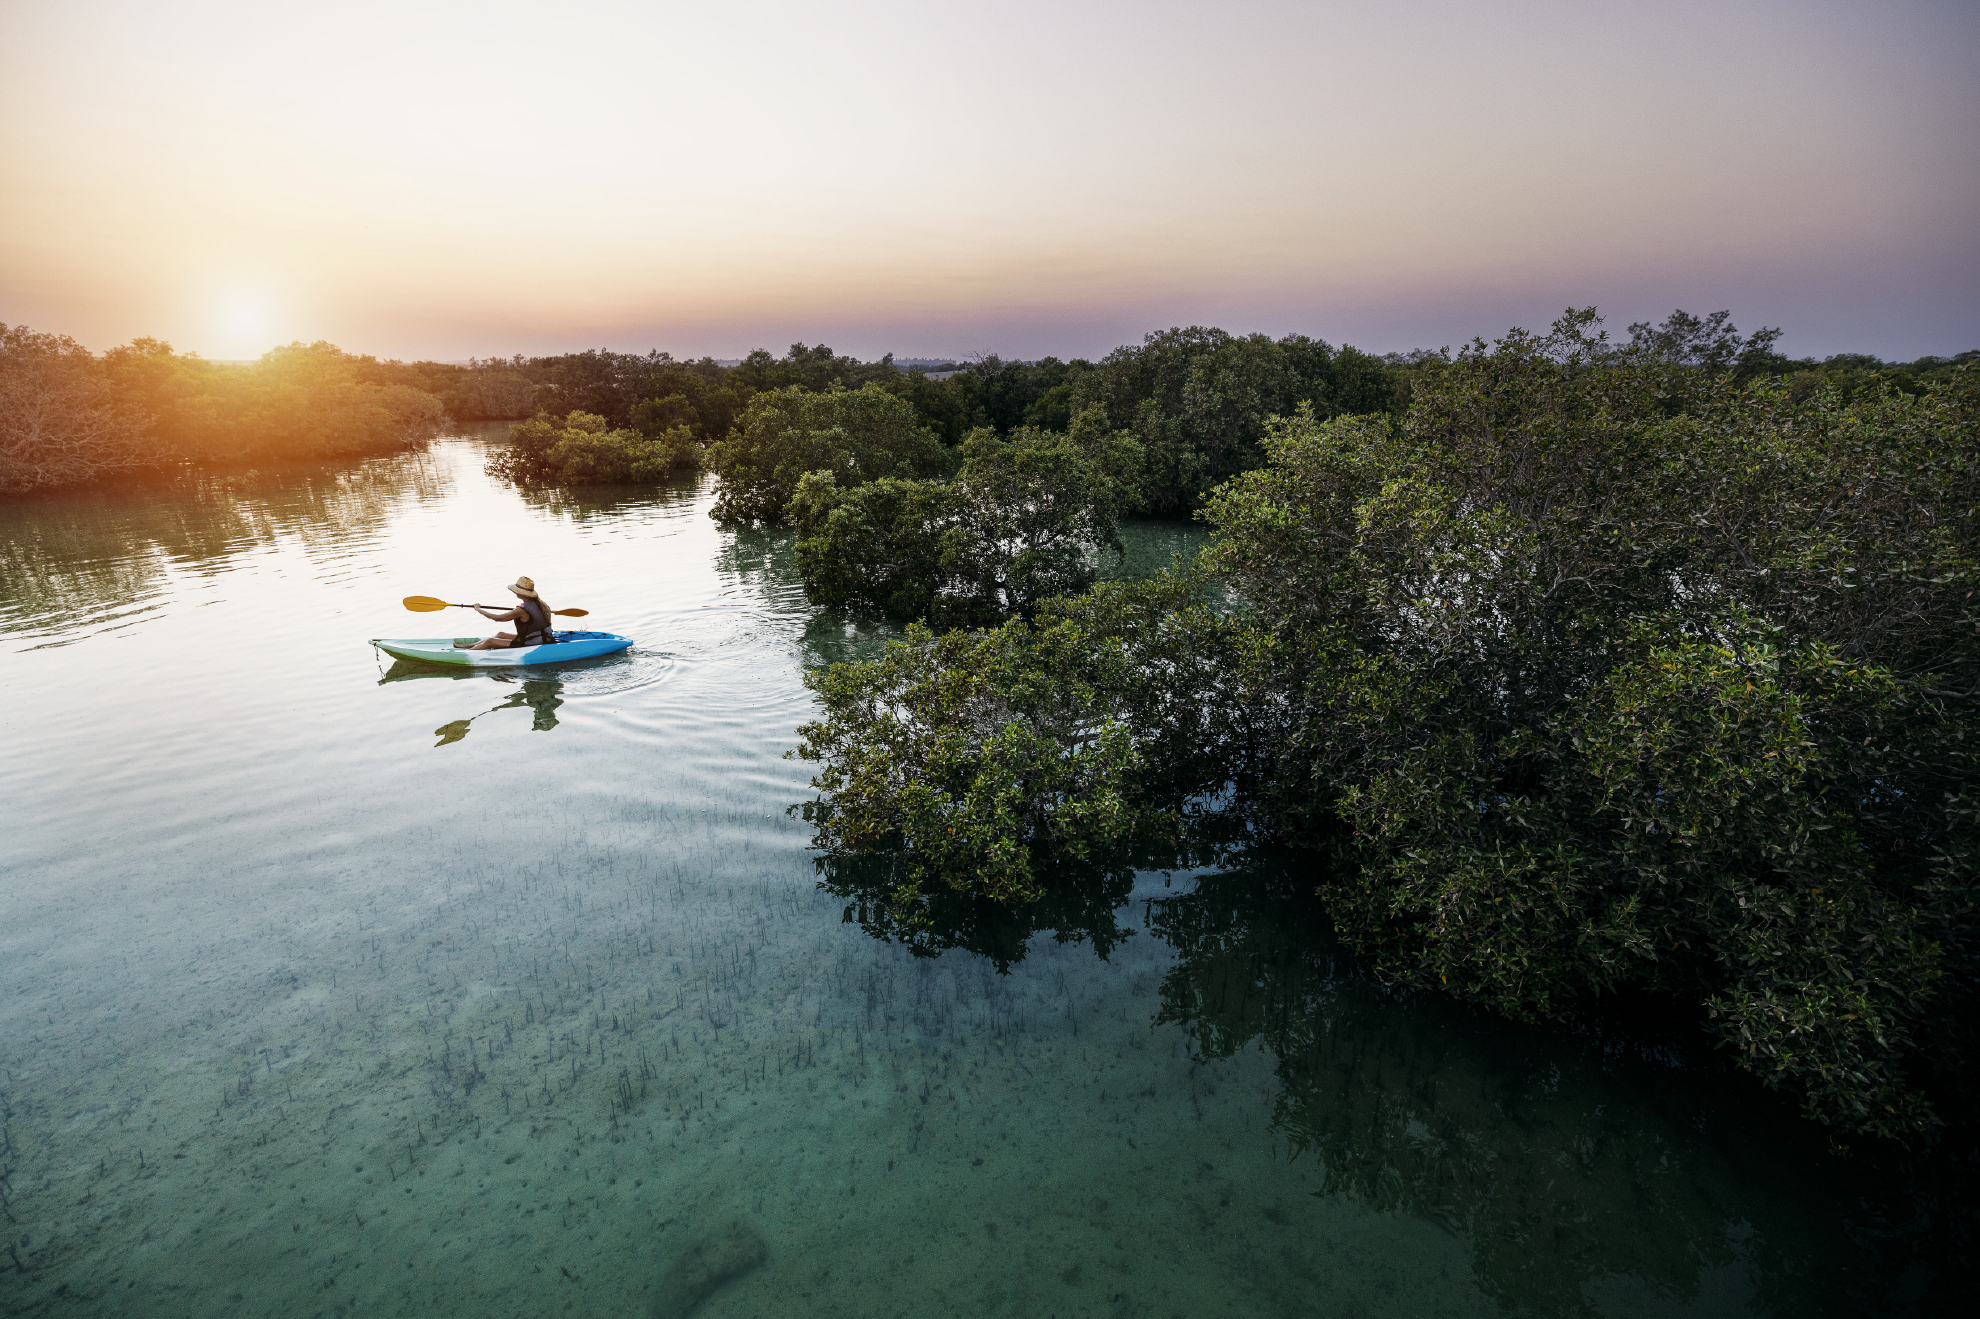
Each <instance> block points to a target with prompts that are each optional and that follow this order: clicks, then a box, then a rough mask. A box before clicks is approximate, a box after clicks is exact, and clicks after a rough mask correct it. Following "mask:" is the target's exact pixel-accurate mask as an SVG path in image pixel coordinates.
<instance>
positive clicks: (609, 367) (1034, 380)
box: [0, 313, 1976, 514]
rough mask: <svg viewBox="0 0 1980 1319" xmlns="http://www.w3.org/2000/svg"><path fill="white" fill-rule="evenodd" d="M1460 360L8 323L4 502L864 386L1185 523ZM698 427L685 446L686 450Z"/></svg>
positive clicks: (1202, 342) (718, 431) (1291, 345)
mask: <svg viewBox="0 0 1980 1319" xmlns="http://www.w3.org/2000/svg"><path fill="white" fill-rule="evenodd" d="M1632 328H1633V329H1634V330H1637V331H1640V332H1645V333H1652V331H1651V330H1650V328H1649V327H1647V326H1638V327H1632ZM1654 333H1658V334H1664V335H1666V336H1667V337H1668V336H1671V335H1673V334H1675V335H1676V336H1677V339H1679V340H1682V341H1683V342H1681V343H1680V342H1677V341H1676V340H1673V342H1672V343H1671V344H1670V345H1669V346H1670V348H1671V349H1672V351H1673V352H1675V353H1678V354H1680V355H1683V354H1689V359H1688V360H1692V361H1694V362H1695V363H1696V364H1698V365H1703V366H1709V367H1713V368H1715V369H1718V368H1724V369H1730V370H1733V371H1735V372H1736V373H1737V374H1739V375H1740V376H1742V377H1745V376H1754V375H1768V376H1780V377H1785V378H1786V379H1787V380H1788V382H1789V384H1790V387H1791V389H1793V390H1795V391H1796V392H1797V394H1798V395H1805V394H1807V393H1810V392H1813V391H1814V390H1815V389H1817V388H1818V387H1819V386H1821V385H1822V384H1824V383H1828V384H1841V385H1843V386H1844V387H1845V388H1848V389H1869V388H1876V389H1883V388H1896V389H1898V390H1901V391H1903V392H1906V393H1909V394H1914V395H1917V394H1923V393H1924V392H1926V391H1928V390H1930V389H1931V388H1933V387H1934V385H1935V383H1938V382H1941V381H1943V380H1944V379H1945V378H1946V376H1947V375H1948V373H1949V372H1950V371H1951V369H1952V367H1953V366H1954V364H1956V363H1957V362H1960V361H1964V360H1967V359H1969V358H1972V357H1974V356H1975V355H1976V354H1974V353H1962V354H1960V355H1959V356H1958V357H1956V358H1937V357H1926V358H1921V359H1919V360H1918V361H1916V362H1908V363H1893V362H1884V361H1881V360H1880V359H1878V358H1875V357H1871V356H1867V355H1864V354H1844V355H1840V356H1836V357H1831V358H1828V359H1826V360H1824V361H1816V360H1814V359H1791V358H1787V357H1784V356H1781V355H1779V354H1777V353H1775V352H1773V351H1772V348H1773V343H1774V337H1775V335H1776V333H1777V332H1773V331H1761V332H1760V333H1758V334H1755V335H1753V336H1750V337H1749V338H1746V339H1741V338H1740V337H1739V336H1738V335H1736V334H1732V333H1731V331H1730V327H1728V326H1727V325H1726V324H1725V323H1724V315H1723V313H1721V314H1719V315H1718V316H1716V317H1707V318H1702V319H1701V318H1678V319H1674V320H1672V321H1666V322H1665V324H1664V325H1663V326H1662V327H1659V328H1658V329H1657V330H1656V331H1654ZM1729 353H1730V354H1731V356H1730V357H1728V354H1729ZM1445 358H1446V354H1444V353H1442V352H1415V353H1401V354H1398V353H1391V354H1388V355H1386V356H1381V357H1377V356H1374V355H1371V354H1368V353H1363V352H1359V351H1357V350H1356V349H1353V348H1349V347H1342V348H1338V349H1337V348H1334V347H1333V346H1331V345H1329V344H1327V343H1326V342H1324V341H1322V340H1318V339H1310V338H1307V337H1306V336H1304V335H1288V336H1286V337H1284V338H1280V339H1273V338H1271V337H1270V336H1267V335H1263V334H1251V335H1234V334H1229V333H1226V332H1225V331H1223V330H1217V329H1202V328H1197V327H1191V328H1188V329H1170V330H1163V331H1159V332H1156V333H1152V334H1150V335H1148V336H1147V337H1146V338H1145V339H1144V340H1143V342H1142V343H1140V344H1138V345H1132V346H1127V347H1122V348H1119V349H1116V350H1115V351H1114V352H1112V353H1110V354H1108V355H1107V356H1106V357H1104V358H1102V359H1100V360H1099V361H1098V362H1090V361H1086V360H1084V359H1075V360H1072V361H1061V360H1059V359H1058V358H1055V357H1047V358H1044V359H1042V360H1039V361H1034V362H1025V361H1005V360H1003V359H1001V358H999V357H996V356H989V357H983V358H979V359H977V360H975V361H972V362H969V363H967V364H964V365H961V366H960V367H954V368H953V369H943V368H941V367H938V368H936V369H934V370H932V371H931V370H929V369H925V368H923V367H922V366H919V365H917V366H915V367H912V368H909V369H905V370H904V369H902V368H901V367H899V366H898V365H897V364H896V363H895V362H894V360H893V357H892V356H891V355H888V356H886V357H882V358H880V359H879V360H878V361H871V362H862V361H860V360H859V359H858V358H856V357H849V356H843V355H840V354H838V353H835V352H833V351H832V349H831V348H829V347H827V346H825V345H823V344H819V345H806V344H802V343H799V344H793V345H792V346H791V348H790V350H789V351H788V352H787V353H786V354H785V355H784V356H783V357H781V358H780V357H775V356H773V355H772V354H770V353H769V352H767V351H765V350H762V349H759V350H757V351H756V352H753V353H751V354H750V355H749V356H748V357H746V358H744V359H743V360H742V361H741V362H738V363H735V364H733V365H724V364H722V363H719V362H717V361H715V360H714V359H713V358H710V357H703V358H701V359H699V360H696V361H686V360H679V359H676V358H675V357H674V356H673V355H672V354H670V353H665V352H657V351H656V352H650V353H646V354H636V353H619V352H613V351H610V350H608V349H588V350H586V351H584V352H578V353H565V354H559V355H555V356H547V357H524V356H521V355H517V356H514V357H510V358H507V359H501V358H494V359H489V360H486V361H482V360H470V361H469V362H468V363H467V364H465V365H462V364H458V363H442V362H411V363H407V362H395V361H380V360H379V359H377V358H375V357H370V356H361V355H357V354H352V353H346V352H344V351H342V350H341V349H339V348H337V347H336V346H335V345H332V344H328V343H322V342H318V343H314V344H302V343H294V344H290V345H287V346H286V347H282V348H277V349H275V350H273V351H272V352H270V353H268V354H266V355H264V356H263V357H262V359H261V360H260V361H258V362H253V363H224V362H210V361H207V360H205V359H203V358H201V357H199V356H197V355H196V354H185V353H177V352H174V351H173V349H172V347H171V345H169V344H166V343H163V342H161V341H159V340H156V339H138V340H134V341H133V342H131V343H130V344H127V345H125V346H123V347H120V348H113V349H111V350H110V351H109V352H106V353H103V354H100V355H98V354H92V353H90V352H89V351H88V350H87V349H85V348H83V347H82V346H81V345H79V344H77V343H75V342H74V341H73V340H71V339H68V338H67V337H65V336H60V335H54V334H46V333H37V332H34V331H32V330H29V329H28V328H26V327H23V326H15V327H12V328H9V327H6V326H4V325H0V491H6V490H26V489H32V488H35V487H39V486H51V485H66V484H74V483H77V482H83V481H89V480H94V479H97V478H100V477H104V476H108V475H111V474H113V473H117V472H120V471H130V470H133V469H143V468H163V467H172V466H177V465H181V464H186V463H195V464H216V463H242V462H260V461H276V460H284V459H312V458H328V457H340V456H349V455H355V454H365V453H379V452H388V451H390V450H392V449H395V448H399V447H403V446H405V445H408V444H416V443H419V442H420V441H422V440H424V439H427V438H429V437H431V436H432V435H435V434H437V433H439V432H440V431H441V430H442V429H443V428H444V427H445V425H446V423H447V421H448V420H449V419H451V420H454V421H481V420H503V419H506V420H520V419H523V418H530V417H541V418H543V419H544V420H545V422H546V423H549V424H551V425H552V428H553V429H554V430H556V431H558V432H559V433H561V432H562V431H563V430H565V429H567V428H566V427H565V426H564V425H563V423H564V420H565V419H566V418H568V417H569V416H570V415H571V414H573V413H583V414H586V415H587V416H588V417H595V418H600V419H602V421H603V425H604V431H603V432H602V433H604V434H608V435H620V436H622V437H623V436H631V435H637V436H640V437H643V438H645V439H647V440H654V439H657V438H658V437H659V436H660V435H662V434H667V435H669V436H670V437H671V438H670V439H669V440H668V451H669V452H670V453H671V454H673V455H674V456H673V458H672V459H671V460H670V461H671V462H672V464H673V465H675V466H679V465H682V464H684V463H690V462H693V461H695V459H696V458H697V456H698V451H699V450H705V449H707V448H708V447H709V446H711V445H714V444H716V443H718V442H720V441H722V440H724V439H726V438H728V437H729V436H731V435H732V434H734V433H737V432H738V431H739V429H743V428H746V423H747V419H746V417H745V413H746V411H747V409H748V408H749V407H750V404H751V402H752V400H754V399H756V398H758V397H759V396H762V395H767V394H773V393H780V392H783V391H788V390H791V389H798V390H801V391H805V392H809V393H824V392H827V391H830V390H832V389H846V390H859V389H863V388H868V387H871V388H874V389H877V390H880V391H883V392H885V393H887V394H890V395H892V396H893V397H894V398H896V399H898V400H900V401H901V402H903V403H905V404H906V405H908V407H910V408H912V410H913V412H914V414H915V416H916V418H917V419H918V422H919V425H920V426H921V427H922V428H924V429H925V430H926V431H927V432H928V433H929V434H930V435H931V436H933V437H934V439H935V440H936V441H937V442H939V443H940V444H941V445H942V446H943V448H944V449H945V450H946V451H949V452H951V453H952V454H953V453H954V452H955V451H956V450H957V449H958V447H959V446H960V445H961V444H962V442H963V440H964V439H965V437H966V436H968V435H969V434H970V433H971V432H972V431H976V430H979V429H987V430H989V431H992V432H994V433H995V434H997V435H998V436H1002V437H1009V436H1011V435H1013V434H1015V433H1016V432H1018V431H1019V430H1020V429H1025V428H1029V429H1030V430H1032V431H1036V432H1052V433H1064V432H1065V431H1067V429H1068V428H1069V427H1070V426H1071V424H1072V420H1073V418H1074V417H1075V416H1078V415H1080V414H1081V413H1084V412H1087V411H1088V410H1090V409H1092V408H1095V407H1098V408H1100V409H1102V410H1103V412H1104V414H1105V416H1106V418H1107V419H1108V420H1109V422H1110V424H1111V425H1113V426H1115V427H1117V428H1120V429H1122V430H1124V431H1126V432H1127V433H1128V434H1130V435H1131V436H1132V437H1133V439H1134V440H1135V442H1136V443H1137V444H1139V445H1140V446H1141V448H1142V463H1143V467H1142V473H1141V480H1140V483H1139V487H1138V494H1137V495H1136V497H1135V500H1134V507H1136V508H1138V509H1140V510H1141V511H1143V512H1149V513H1162V514H1181V513H1186V512H1188V511H1190V510H1192V509H1194V508H1196V507H1199V506H1200V505H1201V504H1202V502H1203V499H1204V497H1205V495H1206V494H1207V492H1208V491H1209V490H1210V489H1212V488H1213V487H1215V486H1216V485H1217V484H1219V483H1220V482H1222V481H1224V480H1225V479H1227V478H1228V477H1230V476H1232V475H1234V474H1235V473H1237V472H1241V471H1246V470H1249V469H1251V468H1254V467H1256V466H1257V465H1258V464H1259V462H1260V461H1261V455H1262V451H1261V449H1260V444H1261V442H1262V440H1263V437H1264V434H1265V423H1266V420H1267V418H1269V417H1273V416H1281V415H1289V414H1290V413H1291V412H1292V411H1293V410H1294V409H1295V408H1296V407H1297V406H1298V405H1300V404H1301V403H1310V404H1311V405H1312V408H1313V410H1314V412H1315V414H1316V415H1317V416H1319V417H1322V418H1326V417H1332V416H1340V415H1354V414H1366V413H1374V412H1386V413H1390V414H1392V415H1398V416H1399V415H1401V413H1402V411H1403V410H1404V409H1405V408H1406V406H1407V403H1408V399H1409V393H1410V382H1411V380H1412V379H1413V378H1414V377H1415V375H1416V374H1418V373H1419V372H1420V370H1421V369H1422V367H1423V366H1424V365H1425V364H1426V363H1430V362H1434V361H1442V360H1445ZM1720 358H1725V359H1726V360H1724V361H1721V360H1719V359H1720ZM636 414H637V415H636ZM593 424H594V423H592V422H589V421H587V422H585V423H583V425H584V426H587V427H588V426H592V425H593ZM683 426H685V427H686V432H685V434H686V437H687V438H688V439H691V440H692V442H693V446H694V448H693V449H692V450H690V449H688V448H684V447H682V445H681V444H680V440H681V438H682V437H681V435H680V434H679V433H677V432H678V428H679V427H683ZM584 433H586V434H592V433H594V432H592V431H585V432H584ZM539 438H540V437H539ZM626 442H627V443H630V442H631V441H630V440H628V441H626ZM588 443H590V442H588ZM538 447H539V448H540V449H541V450H542V454H541V455H539V457H540V458H541V460H540V461H532V462H530V463H525V464H523V468H525V469H527V470H521V469H519V470H518V471H517V472H515V473H514V475H516V476H518V477H519V478H524V477H526V478H528V479H532V480H536V481H554V480H558V479H589V480H610V479H647V476H648V475H650V473H651V471H652V470H653V463H652V460H651V458H650V456H646V455H644V451H643V450H642V451H641V453H640V454H635V455H634V456H632V457H630V458H627V459H626V460H625V461H623V462H606V463H604V464H603V465H602V466H601V465H600V464H599V463H598V462H597V461H596V459H597V456H598V452H599V450H598V448H597V445H596V444H595V443H590V447H589V448H587V449H585V452H586V453H587V454H589V455H590V456H589V457H588V458H587V459H586V461H585V463H584V464H581V468H582V471H583V472H584V473H585V474H586V475H584V476H583V477H579V476H577V475H572V476H569V477H565V476H564V475H563V473H562V469H561V468H560V467H558V466H557V465H556V464H555V463H554V462H553V461H551V460H550V459H549V458H548V457H547V455H548V453H549V450H550V449H551V448H554V447H555V446H554V444H552V445H548V446H543V445H539V446H538ZM583 447H584V446H576V447H573V448H570V449H569V451H570V452H576V451H577V449H578V448H583ZM623 447H624V445H621V448H623ZM634 447H635V448H637V447H638V446H634ZM626 452H627V453H629V454H631V453H633V450H631V449H628V450H626ZM952 465H953V462H952ZM633 473H639V474H640V475H638V476H634V475H632V474H633Z"/></svg>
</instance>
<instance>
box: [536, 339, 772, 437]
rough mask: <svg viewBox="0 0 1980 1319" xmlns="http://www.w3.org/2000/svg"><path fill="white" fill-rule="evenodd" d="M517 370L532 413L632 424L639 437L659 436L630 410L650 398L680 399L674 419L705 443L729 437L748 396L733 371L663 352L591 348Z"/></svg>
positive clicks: (707, 360) (541, 359)
mask: <svg viewBox="0 0 1980 1319" xmlns="http://www.w3.org/2000/svg"><path fill="white" fill-rule="evenodd" d="M517 369H518V370H519V371H520V372H522V373H523V374H525V375H526V376H528V378H529V379H530V380H531V381H532V382H533V384H534V386H535V392H534V394H533V395H532V405H531V407H530V409H529V412H530V413H536V412H542V413H545V414H546V415H548V416H550V417H552V418H557V417H563V416H568V415H569V414H571V413H573V412H587V413H591V414H593V415H595V416H600V417H603V418H605V421H606V424H607V425H608V426H610V427H612V428H614V429H619V428H622V427H627V426H631V427H633V428H634V429H636V430H642V433H647V434H657V433H658V432H657V431H653V430H651V428H650V426H649V427H645V428H642V427H641V425H640V423H639V422H637V421H636V420H635V419H634V416H633V412H634V409H635V408H637V407H638V406H639V405H640V404H641V403H642V402H644V401H646V400H649V399H669V398H676V397H678V398H680V399H682V400H684V401H685V403H686V408H685V409H684V410H683V411H682V413H681V415H680V416H678V417H677V418H676V419H675V420H677V421H684V422H686V423H687V424H688V426H689V427H690V429H692V430H693V432H694V438H695V439H697V440H699V441H700V442H701V443H702V444H704V445H706V444H711V443H713V442H714V441H716V440H719V439H721V438H722V437H723V436H724V435H727V434H728V433H729V427H730V426H731V425H733V424H734V422H735V417H736V413H737V411H738V410H739V409H740V408H741V406H742V401H743V398H744V397H745V395H746V391H743V392H738V389H737V388H735V387H734V384H733V382H732V380H731V377H732V375H733V373H732V372H727V371H724V370H723V369H722V368H721V367H720V366H718V365H716V363H715V362H714V361H713V360H712V359H710V358H706V357H704V358H702V359H701V360H700V361H698V362H680V361H676V360H675V359H674V356H673V354H671V353H663V352H651V353H647V354H644V355H640V354H635V353H615V352H613V351H611V350H610V349H606V348H591V349H587V350H585V351H584V352H581V353H565V354H563V355H561V356H557V357H533V358H530V359H529V360H528V361H527V362H521V363H519V364H518V365H517ZM669 424H670V425H671V424H672V423H669ZM661 429H666V427H662V428H661Z"/></svg>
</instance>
